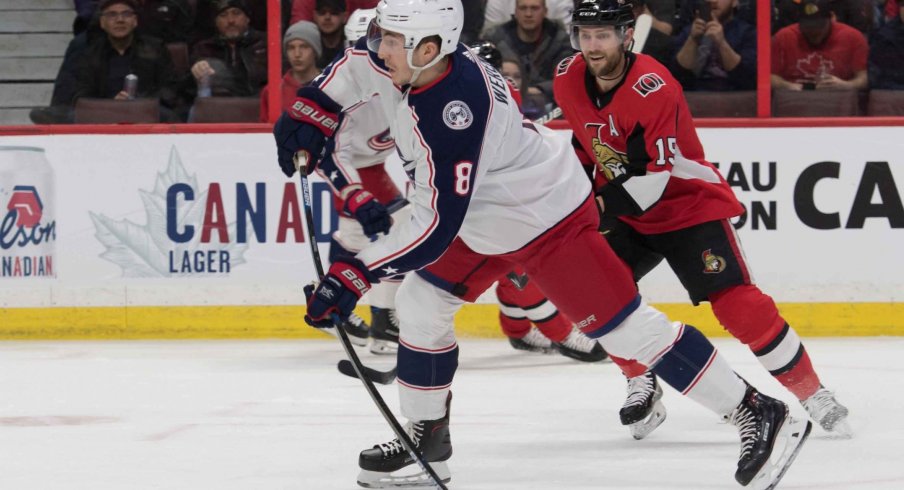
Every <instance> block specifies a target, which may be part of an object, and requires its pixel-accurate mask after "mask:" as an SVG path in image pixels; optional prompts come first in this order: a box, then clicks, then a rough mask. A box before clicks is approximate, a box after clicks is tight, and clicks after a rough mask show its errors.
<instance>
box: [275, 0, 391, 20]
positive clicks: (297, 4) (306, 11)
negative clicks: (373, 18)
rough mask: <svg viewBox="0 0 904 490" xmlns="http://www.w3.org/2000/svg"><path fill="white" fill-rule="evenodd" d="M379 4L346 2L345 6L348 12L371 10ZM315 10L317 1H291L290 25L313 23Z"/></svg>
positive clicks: (370, 0) (362, 0) (372, 0)
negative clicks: (300, 22) (305, 21)
mask: <svg viewBox="0 0 904 490" xmlns="http://www.w3.org/2000/svg"><path fill="white" fill-rule="evenodd" d="M378 3H380V0H346V1H345V4H346V5H345V6H346V8H347V11H348V12H354V11H355V10H358V9H372V8H374V7H376V6H377V4H378ZM315 10H317V0H292V24H295V23H296V22H298V21H300V20H309V21H311V22H314V11H315Z"/></svg>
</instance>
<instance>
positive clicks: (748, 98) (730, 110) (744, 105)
mask: <svg viewBox="0 0 904 490" xmlns="http://www.w3.org/2000/svg"><path fill="white" fill-rule="evenodd" d="M684 96H685V98H686V99H687V105H688V107H690V109H691V115H692V116H694V117H756V91H754V90H750V91H746V90H745V91H738V92H697V91H688V92H685V93H684Z"/></svg>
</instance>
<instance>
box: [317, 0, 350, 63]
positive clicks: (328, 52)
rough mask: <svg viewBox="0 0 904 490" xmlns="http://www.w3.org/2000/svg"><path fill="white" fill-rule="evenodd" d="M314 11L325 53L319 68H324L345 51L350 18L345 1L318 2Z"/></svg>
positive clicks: (321, 56) (318, 61)
mask: <svg viewBox="0 0 904 490" xmlns="http://www.w3.org/2000/svg"><path fill="white" fill-rule="evenodd" d="M315 7H316V8H315V9H314V23H315V24H317V29H319V30H320V43H321V44H322V45H323V53H321V55H320V58H319V59H318V60H317V66H318V67H319V68H324V67H326V65H328V64H330V62H331V61H333V59H334V58H335V57H336V55H337V54H339V53H341V52H342V51H344V50H345V29H344V27H345V20H346V18H347V17H348V16H347V11H346V7H345V0H317V2H316V4H315Z"/></svg>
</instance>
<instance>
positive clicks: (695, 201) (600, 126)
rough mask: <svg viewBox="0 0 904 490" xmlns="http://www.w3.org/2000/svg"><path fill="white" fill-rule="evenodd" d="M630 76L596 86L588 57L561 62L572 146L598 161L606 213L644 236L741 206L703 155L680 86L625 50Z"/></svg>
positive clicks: (562, 103) (561, 100) (560, 94)
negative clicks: (607, 85) (604, 90)
mask: <svg viewBox="0 0 904 490" xmlns="http://www.w3.org/2000/svg"><path fill="white" fill-rule="evenodd" d="M627 56H628V63H629V64H630V65H629V68H628V70H627V73H626V74H625V78H624V79H623V80H622V82H621V83H620V84H619V85H617V86H616V87H615V88H614V89H613V90H610V91H609V92H607V93H605V94H603V93H600V92H599V89H598V88H597V86H596V82H595V79H594V78H593V76H592V75H591V74H590V73H589V72H588V71H587V69H586V65H585V63H584V57H583V55H581V54H580V53H579V54H576V55H575V56H572V57H570V58H566V59H565V60H563V61H562V62H561V63H560V64H559V67H558V69H557V71H556V77H555V80H554V82H553V90H554V93H555V99H556V102H557V103H558V105H559V107H561V108H562V112H563V114H564V116H565V118H566V119H567V120H568V122H569V123H570V124H571V127H572V128H573V129H574V138H573V140H572V144H573V145H574V146H575V150H576V151H577V153H578V156H579V157H580V159H581V162H582V163H584V165H587V166H591V165H592V166H593V169H594V173H593V175H594V183H595V186H596V192H597V194H598V195H600V196H602V198H603V202H604V204H605V213H606V214H609V215H616V216H619V217H620V218H621V219H622V220H623V221H625V222H626V223H628V224H629V225H631V226H632V227H633V228H634V229H636V230H637V231H639V232H641V233H644V234H654V233H664V232H668V231H674V230H678V229H681V228H687V227H689V226H693V225H696V224H700V223H704V222H707V221H714V220H719V219H725V218H731V217H734V216H738V215H740V214H741V213H743V212H744V208H743V207H742V206H741V204H740V203H739V202H738V200H737V198H735V195H734V193H733V192H732V190H731V188H730V187H729V186H728V183H727V182H725V179H724V178H722V175H721V174H719V172H718V170H716V168H715V167H714V166H713V165H712V164H711V163H709V162H707V161H706V159H705V157H704V155H703V146H702V145H701V144H700V139H699V138H698V137H697V132H696V130H695V129H694V123H693V120H692V119H691V114H690V111H689V110H688V108H687V102H685V100H684V94H683V91H682V90H681V85H679V84H678V82H677V81H675V79H674V78H673V77H672V75H671V74H670V73H669V71H668V70H667V69H666V68H665V67H664V66H662V65H661V64H659V62H657V61H656V60H654V59H653V58H652V57H650V56H647V55H644V54H637V55H634V54H631V53H628V55H627Z"/></svg>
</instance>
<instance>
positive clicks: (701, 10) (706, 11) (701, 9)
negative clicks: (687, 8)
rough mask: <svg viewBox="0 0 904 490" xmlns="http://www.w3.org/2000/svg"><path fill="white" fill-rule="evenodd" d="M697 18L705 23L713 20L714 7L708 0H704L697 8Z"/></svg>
mask: <svg viewBox="0 0 904 490" xmlns="http://www.w3.org/2000/svg"><path fill="white" fill-rule="evenodd" d="M697 17H700V18H701V19H703V21H704V22H709V21H711V20H713V12H712V6H711V5H710V4H709V2H707V1H706V0H703V1H702V2H700V5H698V6H697Z"/></svg>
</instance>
